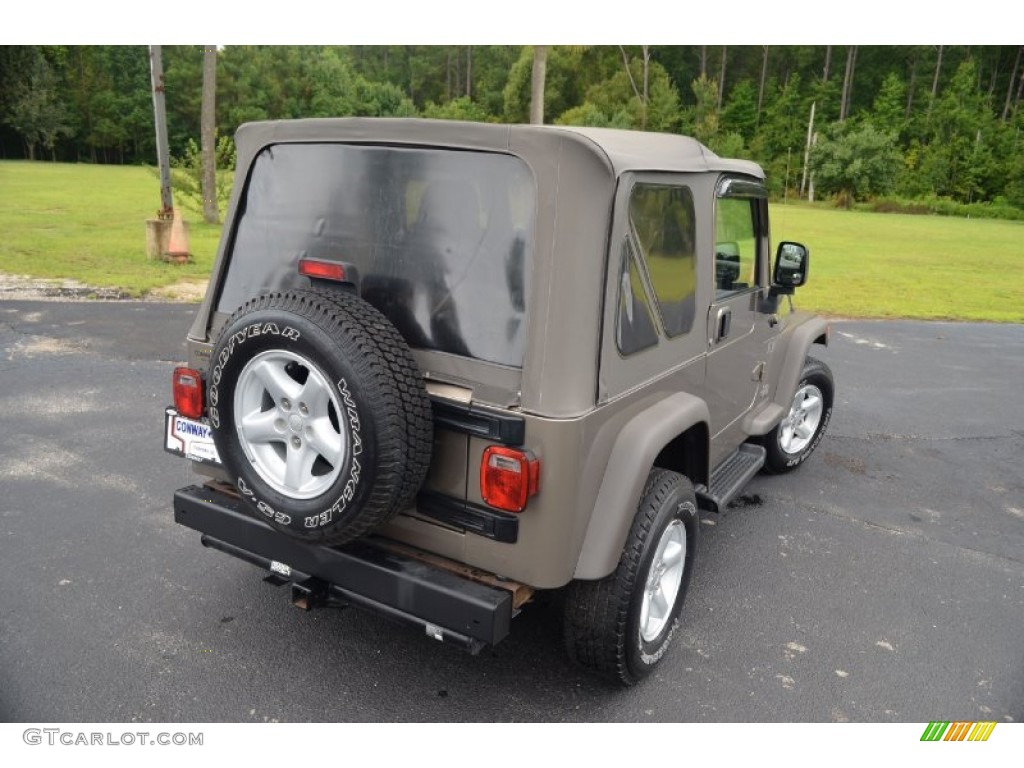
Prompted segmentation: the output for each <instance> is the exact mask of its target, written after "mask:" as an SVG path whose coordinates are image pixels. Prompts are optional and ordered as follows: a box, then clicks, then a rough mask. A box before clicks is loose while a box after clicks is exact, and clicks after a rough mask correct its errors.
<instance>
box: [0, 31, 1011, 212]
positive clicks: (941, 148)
mask: <svg viewBox="0 0 1024 768" xmlns="http://www.w3.org/2000/svg"><path fill="white" fill-rule="evenodd" d="M546 53H547V58H546V81H545V90H544V105H543V106H544V112H543V114H544V118H545V121H546V122H549V123H556V124H565V125H591V126H614V127H621V128H631V129H638V130H652V131H670V132H680V133H686V134H689V135H693V136H696V137H697V138H698V139H700V140H701V141H703V142H704V143H706V144H707V145H708V146H710V147H711V148H712V149H713V150H715V151H716V152H718V153H719V154H721V155H726V156H733V157H747V158H750V159H753V160H756V161H757V162H759V163H761V164H762V165H763V166H764V167H765V169H766V171H767V172H768V174H769V179H770V184H771V186H772V191H773V193H774V194H776V195H779V196H782V195H783V194H786V195H789V196H801V197H805V198H806V197H807V196H808V195H809V194H810V193H811V190H812V188H813V190H814V194H815V195H816V196H817V198H818V199H821V198H822V197H826V196H828V197H832V198H834V199H836V200H838V201H840V202H842V203H843V204H850V203H852V202H855V201H862V200H869V199H890V200H900V201H932V202H936V201H946V202H949V203H950V204H952V205H954V206H961V207H963V206H965V205H968V204H970V205H971V210H972V211H974V210H978V209H986V208H987V209H990V210H991V211H994V212H995V213H994V214H993V215H1013V216H1019V214H1020V212H1021V211H1024V135H1022V133H1024V132H1022V128H1024V108H1022V106H1024V105H1022V103H1021V102H1022V95H1024V94H1022V91H1024V46H941V45H934V46H921V45H918V46H824V45H822V46H714V47H712V46H550V47H548V48H547V49H546ZM163 62H164V69H165V73H166V77H165V82H166V97H167V99H166V103H167V115H168V129H169V135H170V142H171V153H172V155H173V156H175V157H176V158H177V159H178V162H179V163H180V162H183V158H188V157H194V156H195V155H196V151H195V147H196V144H197V143H198V141H199V124H200V108H201V94H202V73H203V49H202V47H201V46H165V47H164V48H163ZM533 62H534V51H533V48H532V47H516V46H229V47H227V48H225V49H223V50H221V51H220V53H219V55H218V56H217V67H216V73H217V76H216V98H217V104H216V121H217V130H218V133H219V135H220V136H221V137H222V146H221V150H222V151H221V155H220V156H221V158H222V162H223V159H225V158H230V157H231V151H230V149H231V148H230V142H229V140H228V139H225V138H224V137H231V136H232V135H233V133H234V131H235V129H236V128H237V126H238V125H239V124H240V123H243V122H246V121H250V120H263V119H271V118H295V117H319V116H344V115H379V116H415V115H419V116H424V117H436V118H450V119H467V120H484V121H496V122H528V121H529V118H530V98H531V71H532V66H533ZM812 112H813V127H812V126H811V116H812ZM812 136H813V139H814V140H813V146H812V147H811V149H810V151H809V152H808V144H809V138H810V137H812ZM154 143H155V140H154V131H153V109H152V98H151V92H150V73H149V55H148V51H147V48H146V47H145V46H6V47H0V158H31V159H37V160H53V161H65V162H76V161H77V162H91V163H139V164H154V163H155V159H156V152H155V148H154ZM805 166H806V168H805ZM979 204H981V205H979Z"/></svg>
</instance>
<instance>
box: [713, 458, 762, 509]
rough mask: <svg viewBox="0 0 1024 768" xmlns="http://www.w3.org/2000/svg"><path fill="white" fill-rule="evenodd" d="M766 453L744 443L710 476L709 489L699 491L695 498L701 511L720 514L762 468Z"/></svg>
mask: <svg viewBox="0 0 1024 768" xmlns="http://www.w3.org/2000/svg"><path fill="white" fill-rule="evenodd" d="M766 455H767V452H766V451H765V449H764V448H763V447H762V446H760V445H751V444H750V443H744V444H743V445H741V446H740V447H739V448H738V449H737V450H736V452H735V453H734V454H733V455H732V456H730V457H729V458H728V459H726V460H725V461H723V462H722V463H721V464H719V465H718V467H717V468H716V469H715V471H714V472H713V473H712V474H711V487H710V488H708V489H706V490H705V489H700V490H698V492H697V498H698V501H699V502H700V506H701V508H702V509H708V510H711V511H712V512H720V511H721V510H722V509H724V508H725V505H726V504H728V503H729V502H730V501H732V500H733V499H734V498H736V496H738V495H739V493H740V491H742V490H743V489H744V488H745V487H746V485H747V483H749V482H750V480H751V479H752V478H753V477H754V475H756V474H757V472H758V470H760V469H761V467H763V466H764V461H765V457H766Z"/></svg>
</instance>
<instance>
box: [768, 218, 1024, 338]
mask: <svg viewBox="0 0 1024 768" xmlns="http://www.w3.org/2000/svg"><path fill="white" fill-rule="evenodd" d="M771 219H772V241H773V243H778V242H780V241H782V240H796V241H798V242H802V243H804V244H805V245H806V246H807V247H808V248H810V250H811V268H810V272H809V280H808V283H807V285H805V286H804V287H803V288H800V289H798V290H797V294H796V298H795V303H796V304H797V306H799V307H800V308H801V309H809V310H813V311H817V312H821V313H823V314H829V315H838V316H846V317H909V318H920V319H928V320H932V319H936V320H938V319H941V320H990V321H996V322H1016V323H1020V322H1024V222H1019V221H997V220H991V219H961V218H950V217H943V216H909V215H904V214H881V213H860V212H855V211H840V210H836V209H832V208H821V207H813V208H812V207H808V206H802V205H781V204H773V205H772V206H771Z"/></svg>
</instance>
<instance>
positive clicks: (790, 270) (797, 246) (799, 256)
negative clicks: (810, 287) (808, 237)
mask: <svg viewBox="0 0 1024 768" xmlns="http://www.w3.org/2000/svg"><path fill="white" fill-rule="evenodd" d="M810 262H811V252H810V251H809V250H808V249H807V246H805V245H803V244H801V243H792V242H789V241H783V242H781V243H779V247H778V250H777V251H776V253H775V270H774V272H773V273H772V283H773V284H774V285H776V286H778V287H780V288H789V289H792V288H799V287H800V286H801V285H803V284H804V283H806V282H807V270H808V268H809V266H810Z"/></svg>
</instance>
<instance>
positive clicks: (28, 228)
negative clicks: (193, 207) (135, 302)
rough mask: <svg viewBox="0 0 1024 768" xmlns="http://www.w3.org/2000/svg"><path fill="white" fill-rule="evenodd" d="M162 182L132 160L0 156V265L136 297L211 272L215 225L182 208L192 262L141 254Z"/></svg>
mask: <svg viewBox="0 0 1024 768" xmlns="http://www.w3.org/2000/svg"><path fill="white" fill-rule="evenodd" d="M159 207H160V181H159V179H158V178H157V176H156V175H155V174H154V172H153V171H151V170H149V169H147V168H142V167H138V166H109V165H108V166H102V165H71V164H65V163H45V162H34V163H32V162H16V161H4V162H0V233H2V236H0V271H2V272H6V273H8V274H16V275H30V276H32V277H43V278H68V277H70V278H75V279H77V280H80V281H82V282H84V283H87V284H89V285H92V286H97V287H111V288H121V289H122V290H124V291H125V292H127V293H129V294H131V295H133V296H141V295H144V294H145V293H147V292H148V291H151V290H152V289H154V288H158V287H160V286H165V285H172V284H174V283H177V282H179V281H182V280H188V279H204V278H206V277H208V276H209V274H210V269H211V267H212V266H213V259H214V256H215V255H216V252H217V240H218V239H219V237H220V229H221V228H220V227H219V226H212V225H209V224H204V223H203V221H202V217H200V216H198V215H195V214H191V213H190V212H188V211H187V210H186V211H185V219H186V220H187V221H188V222H189V227H190V237H189V249H190V251H191V252H192V255H193V259H194V260H193V263H191V264H186V265H180V266H178V265H172V264H166V263H164V262H162V261H158V260H154V259H150V258H148V257H147V256H146V224H145V222H146V219H148V218H154V217H155V216H156V211H157V209H158V208H159Z"/></svg>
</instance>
